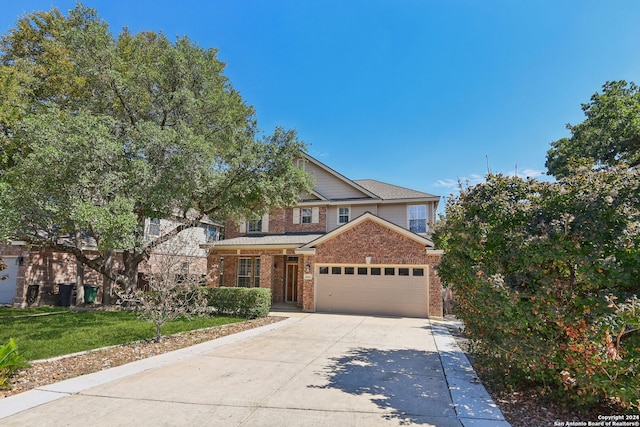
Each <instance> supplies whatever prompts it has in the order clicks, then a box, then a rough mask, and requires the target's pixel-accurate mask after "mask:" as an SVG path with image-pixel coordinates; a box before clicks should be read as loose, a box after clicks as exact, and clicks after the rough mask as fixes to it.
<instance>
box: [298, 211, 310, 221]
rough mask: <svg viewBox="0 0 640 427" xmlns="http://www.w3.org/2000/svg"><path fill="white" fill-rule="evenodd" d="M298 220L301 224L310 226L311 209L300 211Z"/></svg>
mask: <svg viewBox="0 0 640 427" xmlns="http://www.w3.org/2000/svg"><path fill="white" fill-rule="evenodd" d="M300 220H301V221H300V222H302V223H303V224H311V208H302V209H300Z"/></svg>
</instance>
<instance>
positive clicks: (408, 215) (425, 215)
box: [407, 203, 429, 235]
mask: <svg viewBox="0 0 640 427" xmlns="http://www.w3.org/2000/svg"><path fill="white" fill-rule="evenodd" d="M413 206H424V209H425V210H424V227H425V232H424V233H416V234H421V235H422V234H427V233H428V232H429V205H428V204H426V203H418V204H414V205H407V230H409V231H411V207H413ZM416 219H422V218H416ZM412 233H415V231H412Z"/></svg>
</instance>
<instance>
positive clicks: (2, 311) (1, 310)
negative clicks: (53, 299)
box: [0, 307, 69, 319]
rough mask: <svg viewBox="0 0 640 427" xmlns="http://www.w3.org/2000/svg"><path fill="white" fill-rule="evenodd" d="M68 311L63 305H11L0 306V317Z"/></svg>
mask: <svg viewBox="0 0 640 427" xmlns="http://www.w3.org/2000/svg"><path fill="white" fill-rule="evenodd" d="M65 311H69V309H68V308H65V307H33V308H12V307H0V319H2V318H3V317H12V316H28V315H31V314H43V313H61V312H65Z"/></svg>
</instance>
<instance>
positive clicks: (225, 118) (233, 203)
mask: <svg viewBox="0 0 640 427" xmlns="http://www.w3.org/2000/svg"><path fill="white" fill-rule="evenodd" d="M216 53H217V52H216V50H215V49H204V48H202V47H199V46H198V45H197V44H196V43H194V42H193V41H191V40H189V39H188V38H186V37H182V38H178V39H177V40H175V41H173V42H172V41H170V40H169V39H168V38H167V37H166V36H165V35H163V34H162V33H158V32H152V31H145V32H141V33H138V34H131V33H130V32H129V31H128V30H127V29H126V28H125V29H123V30H122V31H121V32H120V34H118V35H117V36H114V35H113V34H112V33H111V32H110V30H109V27H108V25H107V23H105V22H104V21H103V20H101V19H100V18H99V17H98V16H97V13H96V11H94V10H92V9H89V8H86V7H84V6H83V5H81V4H78V5H77V6H76V8H75V9H73V10H70V11H69V13H68V15H67V16H65V15H64V14H62V13H60V12H59V11H58V10H57V9H52V10H51V11H46V12H37V13H33V14H30V15H26V16H25V17H23V18H21V19H20V20H19V21H18V22H17V26H16V27H15V28H14V29H12V30H11V31H10V32H9V33H7V34H5V35H4V36H3V37H2V40H1V45H0V88H1V89H2V90H1V91H0V165H1V167H0V198H1V200H0V202H1V204H2V211H3V214H5V218H4V220H3V221H2V224H1V225H0V228H4V230H5V231H6V232H7V233H8V234H9V235H10V236H11V237H13V238H15V239H20V240H25V241H27V242H28V243H30V244H33V245H39V246H48V247H51V248H54V249H56V250H59V251H64V252H67V253H71V254H74V255H75V256H76V257H77V258H78V259H79V260H80V261H81V262H82V263H84V264H85V265H87V266H89V267H90V268H93V269H95V270H97V271H98V272H100V273H102V274H104V275H105V276H107V277H108V278H109V279H111V280H113V281H115V282H116V283H117V284H119V285H121V286H122V287H124V288H125V289H127V288H128V289H131V288H132V287H133V286H134V285H135V282H136V277H137V270H138V265H139V264H140V263H141V262H142V261H144V260H146V259H148V257H149V255H150V253H151V252H152V251H153V250H154V248H155V247H157V246H158V245H160V244H162V243H163V242H166V241H167V240H169V239H171V238H172V237H173V236H175V235H177V234H178V233H179V232H180V231H182V230H184V229H186V228H189V227H194V226H197V225H199V222H200V220H201V219H202V218H203V216H204V215H207V216H209V217H213V218H225V217H236V218H240V217H241V216H243V215H249V214H260V213H262V212H265V211H266V210H268V209H269V208H271V207H281V206H287V205H291V204H294V203H296V201H297V200H298V195H299V194H300V192H302V191H308V190H309V189H310V185H311V182H310V178H309V177H308V175H307V174H306V173H304V172H303V171H302V170H301V169H299V168H297V167H296V165H295V163H294V159H295V157H296V156H297V155H298V153H299V151H300V150H303V149H304V144H303V143H302V142H300V141H298V140H297V137H296V134H295V132H293V131H287V130H284V129H281V128H276V129H275V131H274V132H273V134H271V135H262V136H261V134H260V132H259V130H258V128H257V123H256V119H255V114H254V111H253V109H252V108H251V107H250V106H248V105H247V104H246V103H245V101H244V100H243V99H242V97H241V96H240V94H239V93H238V92H237V91H236V90H234V89H233V87H232V85H231V82H230V81H229V80H228V78H227V77H225V76H224V74H223V70H224V64H223V63H222V62H220V61H219V60H218V58H217V56H216ZM176 214H177V215H178V216H180V217H181V218H180V221H179V222H177V223H176V227H175V228H173V229H172V230H169V231H168V232H166V233H165V234H163V235H162V236H160V237H159V238H157V239H155V240H153V241H146V240H145V239H144V224H145V221H146V220H148V219H150V218H167V217H174V216H175V215H176ZM0 234H1V233H0ZM86 236H92V237H93V238H94V239H95V243H96V245H97V249H98V255H97V256H96V255H92V256H90V255H87V253H85V252H83V251H82V240H83V238H84V237H86ZM114 252H118V253H120V254H121V255H122V261H123V263H124V270H119V271H115V270H114V269H113V268H112V267H111V266H110V262H109V260H110V254H112V253H114Z"/></svg>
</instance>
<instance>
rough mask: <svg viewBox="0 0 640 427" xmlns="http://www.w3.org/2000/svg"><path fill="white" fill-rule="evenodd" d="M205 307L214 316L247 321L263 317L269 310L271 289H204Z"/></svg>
mask: <svg viewBox="0 0 640 427" xmlns="http://www.w3.org/2000/svg"><path fill="white" fill-rule="evenodd" d="M204 292H206V296H205V297H206V299H207V305H208V306H209V307H213V309H214V310H215V312H216V314H225V315H229V316H240V317H246V318H248V319H254V318H257V317H265V316H268V315H269V309H270V308H271V289H266V288H226V287H220V288H205V289H204Z"/></svg>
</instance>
